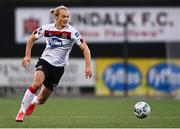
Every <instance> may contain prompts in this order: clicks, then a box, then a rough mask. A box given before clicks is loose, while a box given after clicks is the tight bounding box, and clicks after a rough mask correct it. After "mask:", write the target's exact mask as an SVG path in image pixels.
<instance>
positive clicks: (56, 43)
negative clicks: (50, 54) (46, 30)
mask: <svg viewBox="0 0 180 129" xmlns="http://www.w3.org/2000/svg"><path fill="white" fill-rule="evenodd" d="M48 45H49V46H51V47H58V46H62V45H63V43H62V41H61V39H59V38H58V37H56V36H53V37H50V38H49V39H48Z"/></svg>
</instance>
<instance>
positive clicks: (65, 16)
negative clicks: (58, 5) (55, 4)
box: [56, 9, 69, 27]
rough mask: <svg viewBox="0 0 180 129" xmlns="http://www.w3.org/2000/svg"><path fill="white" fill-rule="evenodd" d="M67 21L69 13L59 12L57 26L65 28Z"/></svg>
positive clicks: (62, 10)
mask: <svg viewBox="0 0 180 129" xmlns="http://www.w3.org/2000/svg"><path fill="white" fill-rule="evenodd" d="M68 20H69V12H68V11H67V10H64V9H61V10H59V15H58V16H57V19H56V21H57V24H58V25H59V26H61V27H65V26H66V24H67V23H68Z"/></svg>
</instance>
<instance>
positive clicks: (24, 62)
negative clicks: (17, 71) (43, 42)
mask: <svg viewBox="0 0 180 129" xmlns="http://www.w3.org/2000/svg"><path fill="white" fill-rule="evenodd" d="M30 60H31V57H28V56H25V57H24V58H23V60H22V64H21V65H22V66H23V67H24V68H27V67H28V65H29V63H30Z"/></svg>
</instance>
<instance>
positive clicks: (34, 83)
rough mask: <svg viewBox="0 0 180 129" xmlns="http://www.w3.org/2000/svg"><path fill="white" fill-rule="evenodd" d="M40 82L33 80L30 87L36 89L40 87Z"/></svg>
mask: <svg viewBox="0 0 180 129" xmlns="http://www.w3.org/2000/svg"><path fill="white" fill-rule="evenodd" d="M41 85H42V83H41V82H39V81H34V82H33V84H32V87H33V88H34V89H36V90H38V89H39V88H40V87H41Z"/></svg>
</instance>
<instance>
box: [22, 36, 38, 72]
mask: <svg viewBox="0 0 180 129" xmlns="http://www.w3.org/2000/svg"><path fill="white" fill-rule="evenodd" d="M36 40H37V38H36V36H35V34H34V33H32V34H31V35H30V36H29V38H28V40H27V44H26V52H25V57H24V58H23V60H22V66H23V67H24V68H27V66H28V65H29V63H30V60H31V50H32V47H33V43H34V41H36Z"/></svg>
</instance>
